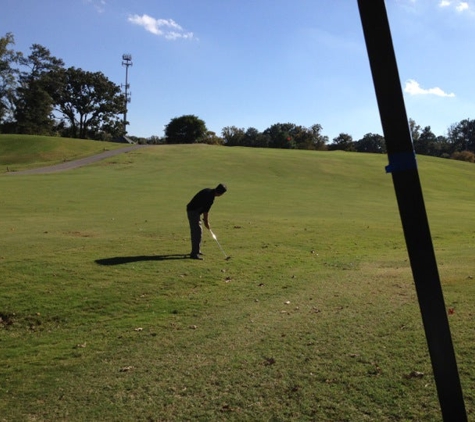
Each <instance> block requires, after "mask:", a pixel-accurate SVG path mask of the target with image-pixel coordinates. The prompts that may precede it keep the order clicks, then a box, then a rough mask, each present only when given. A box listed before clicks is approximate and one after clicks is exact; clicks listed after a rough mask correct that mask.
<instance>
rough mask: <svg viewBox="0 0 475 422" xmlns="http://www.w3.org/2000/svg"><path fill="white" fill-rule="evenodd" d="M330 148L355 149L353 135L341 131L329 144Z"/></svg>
mask: <svg viewBox="0 0 475 422" xmlns="http://www.w3.org/2000/svg"><path fill="white" fill-rule="evenodd" d="M328 149H329V150H342V151H355V150H356V149H355V145H354V142H353V137H352V136H351V135H348V134H347V133H340V134H339V135H338V136H337V137H336V138H333V143H332V144H330V145H329V146H328Z"/></svg>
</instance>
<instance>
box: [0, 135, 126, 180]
mask: <svg viewBox="0 0 475 422" xmlns="http://www.w3.org/2000/svg"><path fill="white" fill-rule="evenodd" d="M121 147H124V144H118V143H113V142H96V141H90V140H84V139H69V138H57V137H50V136H28V135H5V134H0V174H1V173H5V172H14V171H19V170H27V169H30V168H36V167H43V166H45V165H53V164H58V163H62V162H65V161H71V160H77V159H79V158H83V157H88V156H90V155H94V154H99V153H101V152H103V151H104V150H112V149H117V148H121Z"/></svg>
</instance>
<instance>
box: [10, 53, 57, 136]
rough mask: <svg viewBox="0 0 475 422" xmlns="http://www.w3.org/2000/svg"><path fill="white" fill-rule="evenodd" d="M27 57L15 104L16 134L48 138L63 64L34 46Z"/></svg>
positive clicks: (23, 60) (23, 63)
mask: <svg viewBox="0 0 475 422" xmlns="http://www.w3.org/2000/svg"><path fill="white" fill-rule="evenodd" d="M30 50H31V52H30V54H29V55H28V57H21V58H20V64H21V66H22V68H24V69H25V70H22V71H21V73H20V78H19V86H18V89H17V91H16V92H17V98H16V100H15V119H16V123H17V131H18V132H20V133H30V134H48V133H51V132H52V130H53V127H54V123H55V121H54V117H53V114H52V113H53V99H52V93H53V91H54V90H55V89H56V83H57V81H56V78H54V77H53V76H52V75H53V74H56V73H57V72H58V71H59V70H60V69H62V68H63V66H64V62H63V61H62V60H61V59H58V58H56V57H54V56H52V55H51V53H50V51H49V50H48V49H47V48H45V47H43V46H41V45H39V44H33V45H32V47H31V48H30Z"/></svg>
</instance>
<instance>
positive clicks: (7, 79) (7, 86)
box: [0, 32, 22, 124]
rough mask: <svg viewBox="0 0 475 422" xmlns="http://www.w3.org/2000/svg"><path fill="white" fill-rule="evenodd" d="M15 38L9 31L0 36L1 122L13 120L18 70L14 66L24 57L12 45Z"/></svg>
mask: <svg viewBox="0 0 475 422" xmlns="http://www.w3.org/2000/svg"><path fill="white" fill-rule="evenodd" d="M13 45H15V38H14V36H13V34H12V33H10V32H8V33H7V34H6V35H5V36H4V37H1V38H0V124H1V123H3V122H5V121H8V120H11V119H12V117H13V116H12V113H13V103H14V98H15V88H16V76H17V74H18V70H17V69H16V68H15V67H14V66H15V65H16V64H17V63H18V62H19V60H20V58H21V57H22V55H21V53H18V52H15V51H14V50H13V49H12V48H11V46H13Z"/></svg>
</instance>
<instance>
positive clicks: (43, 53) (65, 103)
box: [0, 33, 126, 141]
mask: <svg viewBox="0 0 475 422" xmlns="http://www.w3.org/2000/svg"><path fill="white" fill-rule="evenodd" d="M14 44H15V40H14V37H13V35H12V34H11V33H7V34H6V35H5V36H4V37H1V38H0V131H1V132H3V133H19V134H34V135H56V136H67V137H72V138H88V139H96V140H106V141H107V140H112V139H115V138H117V137H119V136H121V135H123V134H124V128H125V124H124V122H123V121H121V115H122V114H123V113H124V110H125V106H126V103H125V96H124V95H123V94H122V92H121V87H120V86H119V85H116V84H115V83H113V82H111V81H110V80H109V79H108V78H107V77H106V76H105V75H104V74H103V73H101V72H88V71H84V70H82V69H77V68H74V67H69V68H66V67H65V66H64V62H63V60H61V59H58V58H56V57H54V56H53V55H52V54H51V53H50V51H49V50H48V49H47V48H45V47H43V46H41V45H39V44H33V45H32V46H31V48H30V53H29V54H28V55H24V54H23V53H21V52H17V51H15V50H14V49H13V48H12V47H13V45H14Z"/></svg>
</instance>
